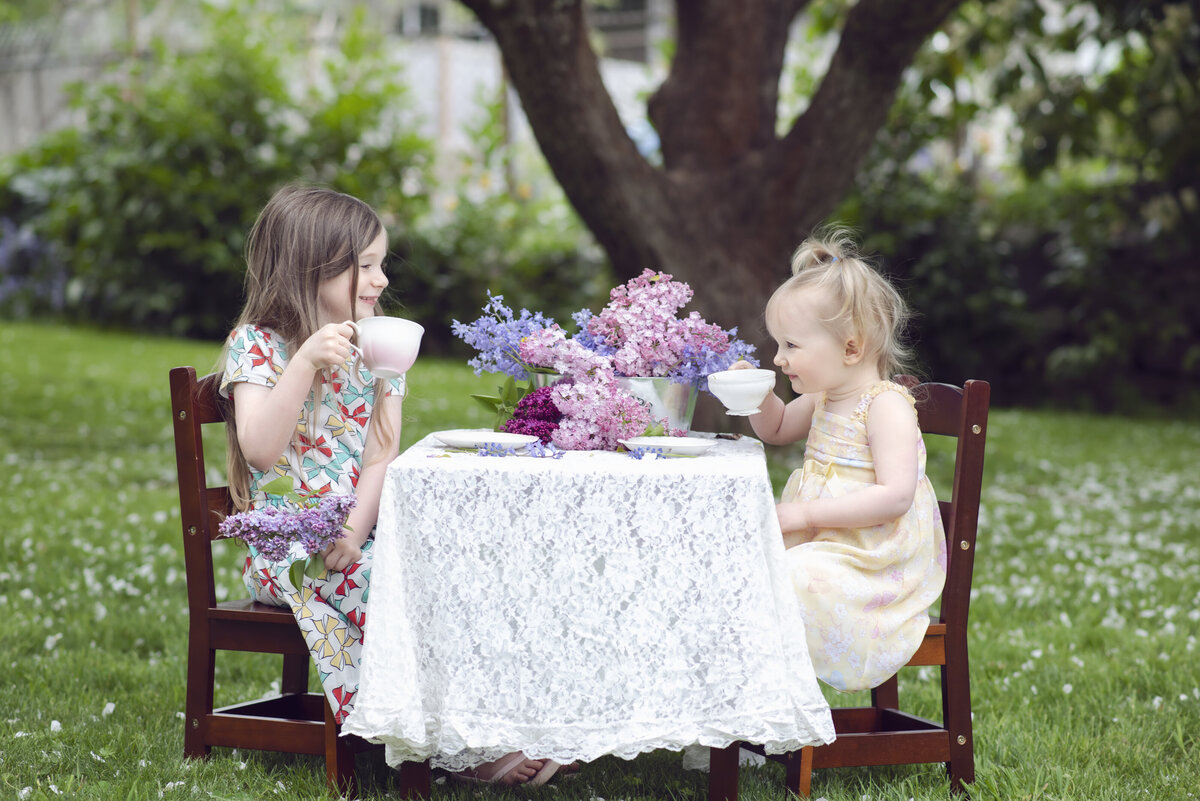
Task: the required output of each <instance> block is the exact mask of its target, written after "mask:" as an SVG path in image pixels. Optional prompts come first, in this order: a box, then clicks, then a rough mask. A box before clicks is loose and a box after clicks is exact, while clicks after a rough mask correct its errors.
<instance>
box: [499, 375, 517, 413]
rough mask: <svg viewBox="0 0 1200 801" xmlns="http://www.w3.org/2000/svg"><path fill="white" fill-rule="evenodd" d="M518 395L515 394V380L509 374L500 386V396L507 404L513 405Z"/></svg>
mask: <svg viewBox="0 0 1200 801" xmlns="http://www.w3.org/2000/svg"><path fill="white" fill-rule="evenodd" d="M519 397H520V396H519V395H517V381H516V379H515V378H513V377H512V376H511V375H510V376H509V377H508V380H507V381H505V382H504V385H503V386H501V387H500V398H501V400H503V401H504V402H505V403H506V404H508V405H509V406H513V405H515V404H516V402H517V399H518V398H519Z"/></svg>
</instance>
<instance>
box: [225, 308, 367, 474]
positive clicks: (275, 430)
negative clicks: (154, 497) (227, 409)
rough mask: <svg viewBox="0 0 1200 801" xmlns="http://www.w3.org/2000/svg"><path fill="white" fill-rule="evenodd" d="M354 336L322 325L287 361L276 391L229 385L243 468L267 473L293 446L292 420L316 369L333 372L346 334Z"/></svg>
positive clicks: (345, 350) (343, 353)
mask: <svg viewBox="0 0 1200 801" xmlns="http://www.w3.org/2000/svg"><path fill="white" fill-rule="evenodd" d="M353 333H354V331H353V329H351V328H350V326H348V325H343V324H340V323H333V324H330V325H326V326H323V327H322V328H320V329H319V330H318V331H317V332H316V333H315V334H313V335H312V336H311V337H309V338H308V339H307V340H305V342H304V344H303V345H301V346H300V348H299V350H298V351H297V352H296V354H295V356H293V357H292V358H290V359H289V360H288V363H287V366H286V367H285V368H284V370H283V374H282V375H280V376H279V378H278V379H277V380H276V381H275V386H273V387H264V386H262V385H259V384H249V383H245V382H241V383H237V384H234V385H233V389H232V394H233V411H234V417H235V419H236V420H237V429H238V444H239V445H240V446H241V448H242V455H243V456H245V457H246V462H247V463H248V464H250V465H251V466H252V467H254V468H255V469H257V470H262V471H266V470H269V469H271V465H273V464H275V463H276V462H278V461H279V457H280V456H282V455H283V451H284V449H285V448H286V447H287V446H288V444H289V443H290V442H291V441H292V435H293V434H294V433H295V431H296V421H297V419H298V418H299V416H300V412H301V411H302V410H303V408H304V400H305V398H307V397H308V393H309V391H310V390H311V389H312V386H313V378H314V377H315V376H316V373H317V370H320V369H323V368H326V367H333V366H334V365H338V364H341V363H342V362H344V361H345V360H346V359H347V358H349V356H350V335H351V334H353Z"/></svg>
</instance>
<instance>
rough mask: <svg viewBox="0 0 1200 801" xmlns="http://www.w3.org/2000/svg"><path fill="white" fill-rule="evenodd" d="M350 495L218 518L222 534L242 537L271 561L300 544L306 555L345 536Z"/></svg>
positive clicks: (325, 497) (277, 559)
mask: <svg viewBox="0 0 1200 801" xmlns="http://www.w3.org/2000/svg"><path fill="white" fill-rule="evenodd" d="M355 502H356V501H355V498H354V496H353V495H325V496H324V497H322V498H321V499H320V500H319V501H318V502H317V503H316V505H314V506H310V507H307V508H304V509H300V510H296V509H288V508H283V507H277V506H264V507H262V508H261V509H252V510H250V511H248V512H240V513H238V514H235V515H231V516H230V517H227V518H225V519H224V520H223V521H221V524H220V526H218V529H219V530H220V532H221V535H222V536H224V537H232V538H236V539H239V540H242V541H243V542H245V543H246V544H247V545H250V546H252V547H253V548H254V549H255V550H256V551H258V552H259V553H260V554H262V555H263V556H264V557H266V558H267V559H269V560H270V561H272V562H279V561H282V560H284V559H286V558H287V557H288V554H289V553H291V550H292V545H293V544H294V543H299V544H300V545H301V547H303V549H304V552H305V553H306V554H314V553H318V552H320V551H322V550H324V549H325V548H326V547H328V546H329V545H330V544H331V543H333V542H334V541H335V540H339V539H341V538H342V537H343V536H345V525H346V518H347V517H349V515H350V510H351V509H352V508H354V504H355Z"/></svg>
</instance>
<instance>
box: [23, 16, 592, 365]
mask: <svg viewBox="0 0 1200 801" xmlns="http://www.w3.org/2000/svg"><path fill="white" fill-rule="evenodd" d="M217 6H218V4H203V5H201V6H197V7H194V8H192V9H191V10H190V13H193V14H195V15H196V19H195V26H194V30H195V33H196V40H197V45H196V47H195V49H193V50H189V51H187V52H179V51H177V50H175V51H173V50H170V49H168V48H167V47H165V46H164V45H162V44H161V43H160V44H156V45H154V46H153V48H152V50H151V52H150V53H149V54H148V55H147V56H146V58H145V59H144V60H143V61H141V62H136V63H133V64H124V65H120V67H119V68H118V69H117V70H115V71H113V72H111V73H108V74H106V75H104V76H102V77H101V78H100V79H99V80H97V81H95V82H89V83H84V84H80V85H78V86H76V87H74V89H73V93H74V94H73V98H72V104H73V107H74V108H75V109H76V110H77V111H78V112H79V114H80V115H81V118H82V119H83V122H82V124H81V125H79V126H78V127H76V128H73V129H67V130H62V131H59V132H57V133H54V134H52V135H50V136H48V137H46V138H45V139H44V140H43V141H42V142H40V143H39V144H38V145H36V146H34V147H33V148H31V149H29V150H27V151H25V152H23V153H20V154H18V155H17V156H15V157H14V158H11V159H9V160H8V161H6V162H4V163H0V312H2V313H5V314H6V315H9V316H12V317H17V318H23V317H31V316H37V315H45V314H49V315H53V316H54V317H56V318H60V319H65V320H68V321H80V322H88V323H90V324H100V325H108V326H113V327H122V328H134V329H138V330H145V331H153V332H160V333H170V334H177V335H186V336H193V337H203V338H210V339H212V338H221V337H223V336H224V335H225V333H226V332H227V330H228V326H229V325H230V323H231V321H232V320H233V319H234V318H235V317H236V315H237V312H238V310H239V308H240V306H241V298H242V280H243V275H244V270H245V266H244V261H243V258H242V252H243V248H244V243H245V237H246V234H247V232H248V230H249V228H250V226H251V225H252V224H253V222H254V219H255V217H256V216H257V214H258V212H259V210H260V209H261V208H262V206H263V204H265V203H266V201H267V200H268V198H269V197H270V196H271V194H272V193H273V192H274V191H275V190H276V189H278V188H279V187H280V186H282V185H284V184H286V183H289V182H293V181H300V182H310V183H318V184H322V185H326V186H330V187H332V188H334V189H337V190H339V191H343V192H347V193H350V194H352V195H355V196H357V197H360V198H362V199H363V200H365V201H366V202H368V203H370V204H371V205H372V206H374V207H375V208H376V209H378V210H379V211H380V213H381V215H382V216H383V217H384V220H385V223H386V224H387V226H388V229H389V234H390V240H391V245H392V250H393V259H392V268H391V276H392V288H391V290H390V291H389V294H388V297H387V298H385V301H387V305H388V307H389V308H395V307H396V306H397V305H398V306H399V308H400V313H405V314H410V315H411V316H414V317H417V318H418V319H421V320H422V322H424V323H425V324H426V327H427V328H428V329H429V330H430V336H428V337H427V338H426V347H427V349H428V350H431V351H437V350H440V349H444V348H446V347H452V346H454V345H455V344H456V343H457V340H451V338H450V336H449V321H450V319H452V318H454V317H459V318H466V319H474V317H475V316H477V314H478V309H479V307H480V306H482V305H483V303H484V301H485V300H486V289H488V288H491V289H492V291H493V292H503V291H511V292H514V293H516V292H519V293H520V296H521V298H522V302H523V303H527V304H528V305H530V306H533V307H545V308H548V309H555V310H560V311H567V310H571V311H573V310H574V309H577V308H579V307H580V306H582V305H587V304H588V303H590V302H591V300H592V299H593V298H594V296H595V291H596V287H597V286H600V285H602V284H603V285H607V268H606V266H605V265H606V262H605V259H604V256H603V254H602V253H601V252H600V251H599V249H598V248H597V247H596V246H595V245H594V243H593V242H592V239H591V236H590V234H588V232H587V231H586V229H585V228H584V227H583V226H582V225H581V224H580V223H579V221H578V220H577V218H575V216H574V214H573V213H572V212H571V211H570V208H569V205H568V204H567V203H566V202H565V201H564V200H563V199H562V196H561V191H560V190H558V187H557V186H556V185H553V183H552V182H551V181H549V179H548V176H547V178H546V180H545V181H544V182H543V183H544V184H549V186H540V187H537V188H536V191H535V187H534V185H533V184H532V183H531V184H529V185H528V186H522V187H518V190H519V191H518V192H516V193H515V194H514V193H510V192H508V191H507V187H505V186H503V184H502V183H499V182H497V181H496V180H494V178H495V175H496V174H497V173H498V172H499V171H500V170H501V168H502V167H503V164H502V163H501V159H502V158H507V157H508V156H507V155H503V154H502V153H501V151H502V150H506V149H504V148H501V144H502V141H503V128H502V126H501V125H500V118H499V116H498V112H497V110H496V109H495V108H488V109H485V113H484V115H483V117H482V119H481V120H480V123H479V127H478V130H477V131H476V132H475V133H476V138H475V139H476V142H477V143H479V145H478V146H479V147H480V149H481V152H480V153H478V154H475V156H474V157H473V158H472V159H471V160H470V161H468V163H467V164H466V165H464V166H463V168H462V169H459V170H458V171H457V174H459V175H461V176H462V177H461V178H458V179H455V181H456V183H454V184H453V185H451V186H450V187H448V188H449V189H450V192H449V193H448V194H447V196H446V197H444V198H442V201H443V202H442V207H438V208H435V207H434V206H433V205H431V186H432V185H433V178H432V172H433V148H432V145H431V143H430V142H428V141H427V140H425V139H423V138H422V137H420V136H419V135H417V134H416V133H415V132H416V131H417V129H418V120H417V118H416V116H415V114H414V112H413V110H412V105H411V103H410V102H409V100H408V91H409V90H408V88H407V85H406V84H405V82H404V75H403V71H402V69H401V68H400V66H398V63H397V60H395V59H390V58H387V57H386V54H385V53H384V52H383V46H384V38H383V36H382V35H381V34H380V32H379V31H377V30H376V29H375V28H373V27H372V26H371V25H370V23H369V22H368V20H367V19H366V18H365V16H364V13H363V11H362V9H361V8H360V9H359V10H358V12H356V14H355V15H354V16H353V17H352V18H351V19H349V20H348V21H344V22H343V24H341V25H340V26H339V33H338V36H337V38H336V40H335V41H333V42H329V43H325V42H322V43H317V46H314V44H313V43H312V42H310V41H309V40H308V35H307V31H306V26H307V25H309V24H311V22H312V19H310V18H307V17H305V16H303V15H300V14H297V13H295V10H294V9H293V10H292V13H288V14H282V13H278V12H277V11H272V10H270V8H269V7H270V6H271V4H270V3H261V4H260V3H257V2H254V0H241V2H234V3H230V4H228V5H226V6H225V7H223V8H218V7H217ZM536 169H537V165H534V167H532V168H531V170H530V171H531V174H536ZM541 169H542V171H543V173H544V172H545V168H544V167H541ZM489 181H491V188H488V186H489V185H488V182H489ZM498 183H499V185H498ZM450 203H452V204H454V205H455V206H456V208H455V209H454V210H453V213H447V211H446V209H445V208H444V206H445V205H447V204H450ZM397 257H398V258H397ZM589 293H590V294H589ZM431 323H432V325H430V324H431Z"/></svg>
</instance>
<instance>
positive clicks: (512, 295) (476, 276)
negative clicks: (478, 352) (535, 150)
mask: <svg viewBox="0 0 1200 801" xmlns="http://www.w3.org/2000/svg"><path fill="white" fill-rule="evenodd" d="M478 108H479V112H478V115H477V119H476V120H475V121H474V123H473V124H470V125H468V128H467V134H468V136H467V139H468V141H469V142H470V143H471V150H470V151H469V152H467V153H465V154H462V155H461V157H460V160H459V163H458V164H457V165H455V169H454V174H455V176H456V177H455V178H454V179H453V180H452V182H450V183H449V184H448V185H446V186H444V187H442V188H441V191H440V192H438V193H436V194H437V197H436V198H435V202H434V204H433V208H432V209H431V211H430V213H429V214H428V215H426V216H425V217H423V218H422V219H421V220H418V221H417V224H416V226H415V228H414V229H413V230H412V231H411V232H409V233H407V234H402V235H401V236H400V237H399V238H398V239H395V240H393V243H392V249H393V251H394V252H395V253H396V254H397V255H398V256H400V257H401V258H402V259H403V263H404V264H403V267H402V268H401V269H397V270H393V271H392V288H393V289H395V290H396V292H397V294H398V295H399V297H400V301H401V303H402V304H403V310H404V314H406V315H409V316H412V317H413V318H415V319H418V320H421V321H422V323H423V324H424V325H425V326H426V328H429V327H430V325H431V324H432V325H433V326H434V328H435V330H438V331H448V330H449V328H450V323H451V321H453V320H459V321H461V322H464V323H468V322H471V321H472V320H474V319H476V318H477V317H478V316H479V315H480V312H481V309H482V307H483V306H484V305H485V304H486V303H487V291H488V290H490V291H491V293H492V294H493V295H506V296H507V297H508V298H509V305H510V306H512V307H513V308H514V309H519V308H521V307H526V308H529V309H530V310H535V311H541V312H542V313H543V314H545V315H546V316H548V317H552V318H554V319H555V320H556V321H557V322H558V323H559V324H560V325H563V327H565V328H568V329H572V326H571V320H570V315H571V314H572V313H574V312H576V311H578V310H579V309H581V308H583V307H585V306H587V307H591V308H596V307H598V306H600V305H603V303H606V302H607V301H608V291H609V289H610V288H611V287H612V285H613V282H614V279H613V276H612V271H611V269H610V268H609V265H608V260H607V257H606V256H605V255H604V252H603V251H602V250H601V249H600V247H599V246H598V245H597V244H596V243H595V241H594V240H593V239H592V236H591V234H590V233H589V232H588V231H587V229H586V228H585V227H584V225H583V223H582V222H581V221H580V220H579V218H578V216H576V214H575V211H574V209H572V208H571V205H570V203H568V202H567V199H566V197H565V196H564V194H563V192H562V189H561V188H560V187H559V186H558V184H557V183H555V182H554V181H553V179H552V178H551V176H550V175H549V171H548V169H547V168H546V167H545V163H544V162H543V161H542V160H541V157H540V154H537V155H536V156H535V157H534V158H532V159H530V160H526V161H523V162H521V161H520V156H521V155H530V156H534V155H535V154H528V153H524V152H523V151H522V149H521V148H518V147H514V146H512V145H511V144H510V143H509V142H507V141H506V136H507V134H506V126H505V121H504V114H503V101H502V100H500V99H491V100H489V98H487V97H480V98H478ZM518 162H519V163H518ZM572 330H573V329H572ZM444 344H446V345H448V346H449V350H451V351H453V352H456V353H459V354H466V353H471V355H474V351H472V350H471V349H470V348H467V347H466V346H465V345H463V344H462V343H461V342H459V341H458V340H450V341H446V342H445V343H444Z"/></svg>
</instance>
